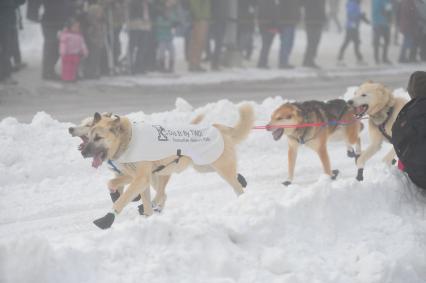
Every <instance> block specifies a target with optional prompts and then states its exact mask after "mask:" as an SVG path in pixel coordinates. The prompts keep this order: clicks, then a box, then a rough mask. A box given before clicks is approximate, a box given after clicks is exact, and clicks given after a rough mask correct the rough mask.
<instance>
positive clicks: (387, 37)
mask: <svg viewBox="0 0 426 283" xmlns="http://www.w3.org/2000/svg"><path fill="white" fill-rule="evenodd" d="M382 33H383V57H382V59H383V63H386V64H390V63H391V62H390V61H389V57H388V50H389V43H390V27H389V26H386V27H385V26H383V31H382Z"/></svg>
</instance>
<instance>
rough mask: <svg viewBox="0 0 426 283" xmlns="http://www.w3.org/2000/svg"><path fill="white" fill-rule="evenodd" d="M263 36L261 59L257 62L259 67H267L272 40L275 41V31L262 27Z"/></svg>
mask: <svg viewBox="0 0 426 283" xmlns="http://www.w3.org/2000/svg"><path fill="white" fill-rule="evenodd" d="M260 35H261V36H262V49H261V50H260V55H259V61H258V63H257V67H258V68H267V67H268V59H269V52H270V51H271V46H272V42H273V41H274V37H275V33H274V32H271V31H268V30H267V29H262V30H261V31H260Z"/></svg>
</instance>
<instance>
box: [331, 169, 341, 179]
mask: <svg viewBox="0 0 426 283" xmlns="http://www.w3.org/2000/svg"><path fill="white" fill-rule="evenodd" d="M339 173H340V171H339V170H337V169H336V170H333V171H331V180H336V179H337V176H339Z"/></svg>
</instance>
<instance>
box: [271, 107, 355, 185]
mask: <svg viewBox="0 0 426 283" xmlns="http://www.w3.org/2000/svg"><path fill="white" fill-rule="evenodd" d="M353 116H354V109H353V108H351V107H348V105H347V104H346V102H345V101H344V100H341V99H336V100H331V101H329V102H327V103H325V102H320V101H306V102H302V103H285V104H283V105H281V106H280V107H279V108H278V109H276V110H275V111H274V112H273V113H272V115H271V121H270V122H269V124H268V125H267V128H268V130H269V131H272V136H273V138H274V140H276V141H277V140H279V139H280V138H281V137H282V136H283V135H286V136H287V139H288V179H287V181H285V182H284V183H283V184H284V185H285V186H289V185H290V184H291V183H292V182H293V177H294V169H295V166H296V158H297V151H298V149H299V146H300V145H306V146H308V147H309V148H311V149H312V150H314V151H315V152H316V153H317V154H318V156H319V158H320V160H321V163H322V166H323V170H324V173H325V174H327V175H329V176H330V177H331V178H332V179H335V178H336V177H337V175H338V173H339V171H338V170H332V169H331V165H330V158H329V155H328V150H327V142H328V140H329V138H330V137H332V136H335V137H336V138H339V136H343V140H344V141H345V142H346V145H347V154H348V156H349V157H355V156H356V155H358V154H359V153H360V151H361V142H360V138H359V132H360V131H361V129H362V124H361V123H360V122H359V121H358V120H355V119H354V117H353ZM336 121H347V123H346V124H345V125H341V124H340V123H337V122H336ZM307 123H308V124H317V125H320V124H325V126H315V127H312V126H311V127H301V128H280V126H290V125H291V126H293V125H302V124H307ZM338 133H340V134H341V135H338ZM353 145H355V146H356V147H355V149H354V148H353Z"/></svg>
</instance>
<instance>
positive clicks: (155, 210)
mask: <svg viewBox="0 0 426 283" xmlns="http://www.w3.org/2000/svg"><path fill="white" fill-rule="evenodd" d="M152 209H153V210H154V212H157V213H161V212H162V211H163V208H162V207H161V206H159V205H158V204H152Z"/></svg>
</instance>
